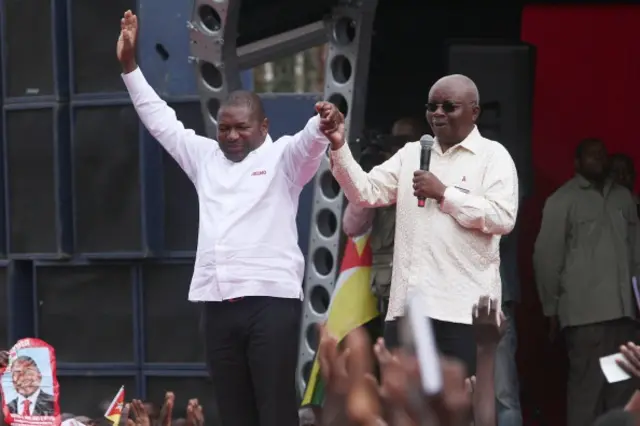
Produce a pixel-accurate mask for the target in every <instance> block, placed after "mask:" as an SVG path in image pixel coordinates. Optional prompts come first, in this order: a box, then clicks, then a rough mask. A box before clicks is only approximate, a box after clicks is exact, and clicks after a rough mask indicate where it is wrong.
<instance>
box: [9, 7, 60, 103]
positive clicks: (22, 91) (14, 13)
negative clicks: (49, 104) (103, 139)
mask: <svg viewBox="0 0 640 426" xmlns="http://www.w3.org/2000/svg"><path fill="white" fill-rule="evenodd" d="M0 4H1V5H2V9H1V12H0V19H1V22H0V29H1V32H2V53H3V65H4V66H3V68H4V69H3V86H4V97H5V98H9V99H11V100H12V101H16V102H22V101H25V100H29V99H39V100H44V99H49V100H54V99H58V98H62V97H66V96H67V95H68V87H69V85H68V83H69V76H68V55H67V51H68V48H67V41H66V35H67V26H66V21H67V20H66V0H29V1H27V2H25V1H21V0H0ZM16 98H23V99H16Z"/></svg>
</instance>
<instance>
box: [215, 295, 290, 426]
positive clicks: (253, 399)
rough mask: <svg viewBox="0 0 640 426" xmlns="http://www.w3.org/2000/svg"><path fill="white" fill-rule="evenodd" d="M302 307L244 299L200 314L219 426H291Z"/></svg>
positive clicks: (266, 299) (281, 301) (275, 300)
mask: <svg viewBox="0 0 640 426" xmlns="http://www.w3.org/2000/svg"><path fill="white" fill-rule="evenodd" d="M301 308H302V302H301V301H300V300H298V299H280V298H274V297H245V298H242V299H239V300H236V301H225V302H208V303H205V309H204V318H203V319H204V323H203V325H204V334H205V349H206V354H207V355H206V356H207V366H208V368H209V374H210V375H211V379H212V381H213V386H214V391H215V397H216V403H217V406H218V407H217V408H218V413H219V415H220V424H221V426H297V425H298V400H297V392H296V363H297V355H298V340H299V333H300V319H301V316H300V315H301Z"/></svg>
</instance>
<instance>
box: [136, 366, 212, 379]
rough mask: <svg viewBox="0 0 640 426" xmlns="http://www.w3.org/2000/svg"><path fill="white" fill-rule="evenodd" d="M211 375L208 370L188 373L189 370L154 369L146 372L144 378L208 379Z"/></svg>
mask: <svg viewBox="0 0 640 426" xmlns="http://www.w3.org/2000/svg"><path fill="white" fill-rule="evenodd" d="M208 375H209V374H208V373H207V371H206V370H204V369H203V370H201V371H195V370H192V371H188V370H165V369H160V368H158V369H153V370H144V371H143V376H144V378H147V377H207V376H208Z"/></svg>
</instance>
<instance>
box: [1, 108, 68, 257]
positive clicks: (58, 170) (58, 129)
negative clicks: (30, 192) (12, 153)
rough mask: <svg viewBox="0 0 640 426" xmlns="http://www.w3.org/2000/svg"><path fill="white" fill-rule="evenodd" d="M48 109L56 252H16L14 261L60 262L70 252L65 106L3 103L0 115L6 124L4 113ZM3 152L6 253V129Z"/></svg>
mask: <svg viewBox="0 0 640 426" xmlns="http://www.w3.org/2000/svg"><path fill="white" fill-rule="evenodd" d="M39 109H49V110H51V111H52V114H54V119H53V131H54V135H53V144H54V148H53V149H54V158H53V159H52V161H53V162H54V164H53V167H54V174H55V176H54V179H55V191H56V194H55V196H54V197H55V204H56V212H55V214H56V246H57V247H56V248H57V250H56V252H54V253H15V254H12V256H11V257H12V258H13V259H35V258H41V259H61V258H66V257H68V256H70V253H71V252H72V250H73V246H72V242H73V226H72V216H71V211H72V206H71V187H70V183H71V181H70V178H71V170H70V163H69V160H70V151H69V149H70V147H69V140H70V129H69V108H68V106H67V105H66V104H61V103H58V102H55V101H48V102H33V103H23V102H20V103H14V104H5V105H4V108H3V112H2V123H3V124H5V123H6V114H7V111H25V110H39ZM2 141H3V146H2V153H3V161H2V166H1V167H2V168H3V173H2V176H3V177H4V185H3V194H2V200H3V201H4V208H3V209H2V210H3V211H2V213H1V214H0V217H2V218H3V221H2V222H1V223H2V224H3V225H4V226H3V227H4V229H3V230H2V232H1V233H0V237H1V238H2V242H3V243H5V244H6V247H7V250H6V251H7V252H9V253H10V252H11V247H10V244H11V242H10V241H9V238H8V235H9V229H10V223H11V217H10V216H11V215H10V213H9V205H10V203H11V199H10V196H9V195H10V194H9V190H8V182H9V176H8V165H7V161H8V151H7V150H8V136H7V133H6V126H3V127H2Z"/></svg>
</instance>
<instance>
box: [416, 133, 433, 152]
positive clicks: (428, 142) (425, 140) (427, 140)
mask: <svg viewBox="0 0 640 426" xmlns="http://www.w3.org/2000/svg"><path fill="white" fill-rule="evenodd" d="M434 142H435V141H434V140H433V136H431V135H423V136H422V137H421V138H420V147H421V148H426V149H431V148H433V144H434Z"/></svg>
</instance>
